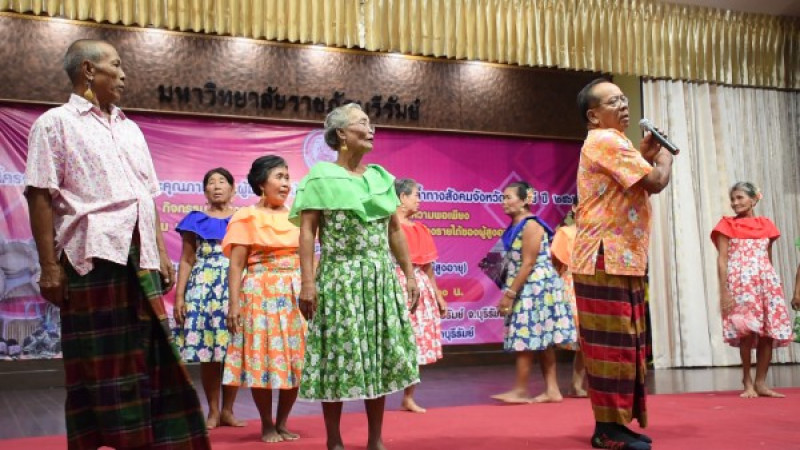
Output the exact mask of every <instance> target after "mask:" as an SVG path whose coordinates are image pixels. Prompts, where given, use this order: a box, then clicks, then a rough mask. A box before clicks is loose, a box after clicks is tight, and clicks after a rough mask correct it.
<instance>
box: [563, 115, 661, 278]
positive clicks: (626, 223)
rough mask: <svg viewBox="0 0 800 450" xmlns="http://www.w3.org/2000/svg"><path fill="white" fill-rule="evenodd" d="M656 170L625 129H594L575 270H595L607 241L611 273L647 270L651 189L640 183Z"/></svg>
mask: <svg viewBox="0 0 800 450" xmlns="http://www.w3.org/2000/svg"><path fill="white" fill-rule="evenodd" d="M652 170H653V166H651V165H650V164H649V163H648V162H647V161H646V160H645V159H644V158H643V157H642V154H641V153H639V150H637V149H636V148H635V147H634V146H633V143H632V142H631V141H630V140H629V139H628V138H627V137H626V136H625V135H624V134H623V133H622V132H620V131H618V130H614V129H611V128H608V129H595V130H590V131H589V133H588V135H587V136H586V140H585V141H584V143H583V148H581V160H580V163H579V164H578V210H577V213H576V215H575V225H576V226H577V234H576V236H575V243H574V244H573V248H572V263H571V264H570V270H571V271H572V273H573V274H581V275H594V274H595V264H596V262H597V256H598V253H599V251H600V246H601V245H602V246H603V254H604V257H603V262H604V263H605V271H606V272H607V273H608V274H611V275H629V276H643V275H644V274H645V271H646V269H647V247H648V245H649V242H650V194H649V193H648V192H647V191H646V190H645V189H644V188H643V187H641V186H638V185H637V184H636V183H638V182H639V181H640V180H641V179H642V178H644V177H645V176H647V174H649V173H650V172H651V171H652Z"/></svg>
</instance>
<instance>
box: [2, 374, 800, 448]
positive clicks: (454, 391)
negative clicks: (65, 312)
mask: <svg viewBox="0 0 800 450" xmlns="http://www.w3.org/2000/svg"><path fill="white" fill-rule="evenodd" d="M558 369H559V380H560V384H561V386H562V390H563V391H564V393H566V390H567V386H568V384H569V381H568V380H569V377H570V375H571V374H570V369H571V367H570V365H569V364H566V363H560V364H559V368H558ZM513 375H514V368H513V367H512V366H505V365H504V366H497V365H493V366H466V367H442V368H437V367H436V366H431V367H424V368H423V370H422V383H421V384H420V386H419V388H418V389H417V394H416V398H417V401H418V403H419V404H420V405H422V406H425V407H428V408H430V409H431V411H430V413H429V414H425V415H415V414H411V413H404V412H399V411H398V412H397V414H394V413H393V414H391V415H390V416H387V427H388V426H389V424H390V423H396V425H397V426H399V429H400V430H402V429H404V427H406V426H414V424H413V423H411V422H414V423H415V421H423V422H424V421H425V420H428V419H425V417H426V416H427V417H428V418H429V420H439V419H435V418H436V417H439V416H441V415H442V414H443V413H444V411H445V410H446V411H450V412H451V413H455V415H454V416H453V417H460V416H461V415H462V414H464V415H470V414H478V415H481V414H483V415H485V414H487V412H488V413H489V414H490V415H493V414H494V413H492V411H497V412H498V414H501V415H505V414H507V413H513V416H516V415H517V413H520V414H524V415H526V416H530V420H531V422H530V423H531V427H532V428H531V429H532V430H534V429H535V430H538V431H536V432H533V431H531V433H533V434H531V435H530V437H531V439H533V441H526V442H528V444H525V445H524V446H522V447H519V448H553V447H549V446H547V447H541V446H540V445H539V444H543V443H544V442H545V441H543V440H542V439H543V437H544V435H543V434H542V433H544V434H547V428H546V427H545V428H542V427H541V425H536V424H537V421H544V422H542V424H544V423H547V421H548V420H550V419H549V418H550V417H551V416H558V417H559V420H561V421H569V420H575V421H577V422H576V423H575V424H574V425H575V426H574V427H577V428H575V429H574V430H573V429H572V428H574V427H567V428H565V429H559V431H558V436H561V437H562V438H564V439H567V437H566V436H567V435H569V434H570V433H573V434H575V433H577V434H575V435H574V436H572V437H571V439H573V440H572V441H570V442H572V444H571V445H575V447H574V448H588V436H584V435H585V434H586V433H587V432H589V431H591V430H588V431H587V430H586V429H587V427H590V426H591V412H590V408H589V405H588V400H585V399H566V400H565V402H564V403H563V404H562V405H522V406H503V407H500V406H498V408H500V409H496V410H495V409H492V408H488V409H487V407H491V406H494V405H497V403H496V402H495V401H493V400H491V399H490V398H489V396H490V395H492V394H495V393H499V392H502V391H504V390H507V389H508V388H509V387H510V385H511V382H512V380H513ZM740 379H741V369H740V368H738V367H730V368H714V369H679V370H654V371H651V372H650V374H649V378H648V385H649V392H650V393H651V394H682V393H709V392H720V391H722V392H723V393H720V394H718V395H707V394H704V395H694V396H688V397H686V398H687V399H689V398H692V399H693V400H691V402H690V404H691V405H694V406H693V408H694V409H692V410H689V409H687V410H686V414H690V415H691V414H707V413H711V412H713V411H716V410H720V411H722V410H724V411H726V414H727V413H731V417H734V416H736V414H738V413H737V412H736V411H737V409H738V408H739V407H741V408H742V409H741V411H740V412H741V414H757V415H758V417H753V420H758V422H753V423H752V424H750V425H749V426H748V427H747V429H746V430H745V431H744V432H745V433H748V435H749V434H752V433H754V432H755V430H756V429H760V430H761V432H762V433H766V434H764V436H766V437H768V436H772V435H773V434H776V433H777V435H781V436H782V437H781V439H785V438H786V436H785V434H786V433H796V436H795V437H796V438H797V439H796V440H795V441H794V442H797V447H796V448H800V428H799V427H797V426H796V423H797V420H798V419H797V418H798V417H800V390H799V389H790V390H787V391H786V392H785V393H786V394H787V396H788V398H786V399H754V400H743V399H739V398H738V396H736V395H735V394H736V392H730V391H737V390H738V389H739V388H740ZM195 383H196V384H197V385H198V386H199V380H196V381H195ZM769 383H770V384H771V385H772V386H774V387H775V388H777V389H778V390H780V388H789V387H800V365H777V366H774V367H772V368H771V370H770V375H769ZM541 388H542V381H541V376H540V375H539V374H538V372H537V373H535V375H534V376H533V377H532V380H531V392H533V393H536V392H538V391H539V390H541ZM681 398H682V396H678V397H673V396H661V395H658V396H654V397H653V401H652V402H651V403H650V423H651V429H652V430H653V431H652V434H654V435H655V436H658V435H659V434H662V435H663V436H664V437H671V439H673V440H674V442H673V443H674V444H675V445H676V446H678V444H680V443H682V445H683V446H688V447H690V448H694V447H695V446H694V445H689V443H688V441H684V440H681V439H682V438H681V437H680V434H681V433H680V432H679V431H678V430H669V429H665V428H664V425H666V423H672V424H674V425H678V422H680V420H682V419H681V417H680V416H681V413H680V411H681V406H680V405H681V402H682V400H681ZM703 399H707V400H709V401H710V403H709V402H706V403H704V402H703ZM201 401H203V402H204V401H205V400H204V398H203V397H202V394H201ZM63 402H64V390H63V388H53V389H31V390H18V391H14V390H5V391H2V392H0V417H2V418H3V419H2V420H0V439H14V438H25V437H35V436H53V435H60V434H63V433H64V432H65V431H64V417H63ZM399 403H400V394H399V393H398V394H393V395H391V396H390V397H389V398H388V399H387V410H389V411H393V410H395V411H396V410H398V409H399ZM461 407H468V408H466V409H463V408H461ZM786 407H789V408H790V409H791V408H794V411H783V409H785V408H786ZM475 408H477V409H475ZM751 409H752V410H753V411H750V410H751ZM772 409H774V414H775V416H776V421H770V420H767V418H768V416H769V414H770V411H771V410H772ZM436 410H442V411H438V412H437V411H436ZM673 410H674V411H673ZM360 411H363V403H362V402H348V403H346V404H345V412H360ZM235 412H236V414H237V416H238V417H239V418H242V419H245V420H253V419H257V418H258V412H257V410H256V408H255V405H254V404H253V401H252V398H251V396H250V392H249V390H247V389H242V390H241V391H240V392H239V396H238V399H237V403H236V408H235ZM292 414H293V417H295V416H296V420H297V423H298V424H299V425H301V426H302V427H303V428H304V429H305V430H306V432H304V434H306V433H312V434H314V435H315V434H317V433H318V432H320V431H321V430H323V428H322V418H321V417H310V416H320V415H321V409H320V405H319V404H318V403H306V402H301V401H298V402H297V404H296V405H295V408H294V410H293V412H292ZM787 415H789V416H790V417H787ZM301 416H303V417H301ZM405 416H419V417H418V418H416V417H405ZM777 416H781V417H777ZM349 417H350V418H349V419H347V420H349V421H354V423H358V429H359V430H362V429H365V427H366V422H365V419H364V418H363V416H362V415H360V414H359V415H355V416H349ZM390 417H391V419H390ZM465 417H466V416H465ZM726 417H727V416H726ZM719 419H720V420H722V419H723V418H722V417H720V418H719ZM715 420H716V419H715ZM724 420H730V418H725V419H724ZM781 420H783V421H786V420H789V421H791V423H793V424H794V425H792V427H791V429H787V428H786V425H779V423H780V421H781ZM409 421H410V422H409ZM317 422H319V424H318V426H317V425H316V423H317ZM362 422H363V423H362ZM406 422H409V423H408V424H406ZM584 422H585V423H584ZM292 423H293V419H290V425H291V424H292ZM345 423H347V422H345ZM254 424H255V422H254V423H251V425H250V427H249V428H248V430H232V429H220V430H215V431H213V432H212V437H213V438H214V442H215V448H217V447H219V448H224V442H222V441H220V440H219V439H223V440H224V441H225V442H228V443H233V442H235V443H237V444H241V443H242V442H243V441H242V440H241V439H240V437H241V436H242V434H241V433H244V436H245V438H244V440H252V438H253V437H254V435H253V433H254V432H257V430H256V429H255V428H253V427H254V426H255V425H254ZM729 425H730V426H731V428H729V430H730V434H736V429H737V428H735V427H734V426H733V425H734V424H732V423H730V424H729ZM438 426H440V427H443V429H442V431H443V432H444V431H445V430H444V428H446V427H447V426H448V424H447V423H446V421H445V422H440V423H439V425H438ZM472 426H477V424H473V425H472ZM459 429H460V426H459ZM254 430H255V431H254ZM411 430H413V428H411V429H406V431H403V432H399V431H394V432H392V436H394V437H392V439H394V440H397V439H400V441H398V443H399V442H403V443H405V444H403V445H409V448H411V447H414V448H415V449H420V448H435V447H430V446H428V447H424V446H423V447H419V446H413V445H411V442H412V441H413V440H412V441H409V440H408V439H409V438H408V437H403V436H405V435H411V434H413V431H411ZM300 431H303V430H300ZM387 431H388V429H387ZM486 432H488V431H486ZM359 433H360V432H359ZM359 433H355V434H354V435H353V434H352V433H351V436H353V438H354V439H356V440H355V441H354V442H352V444H354V446H355V448H359V447H361V448H363V445H364V442H362V439H361V438H360V434H359ZM481 433H484V434H485V432H483V431H482V432H481ZM496 433H497V436H498V437H499V436H504V435H505V433H506V432H505V431H503V430H501V429H497V430H496ZM516 434H518V432H517V431H515V432H514V435H516ZM434 435H435V433H433V431H427V432H425V441H427V442H428V443H430V439H432V438H433V437H434ZM451 435H452V433H449V432H448V433H443V437H444V436H448V437H450V438H452V436H451ZM691 435H692V436H694V437H695V438H696V437H697V436H702V435H703V431H702V428H698V427H697V426H693V427H692V430H691ZM777 435H776V436H777ZM481 436H483V434H481ZM487 436H488V435H487ZM487 436H483V438H487ZM537 436H538V437H537ZM306 437H313V436H309V435H308V434H306ZM387 437H388V435H387ZM477 437H479V436H477V435H476V438H477ZM534 438H535V439H534ZM62 439H63V438H62ZM314 439H316V438H314ZM675 439H677V440H675ZM776 439H777V437H776ZM231 440H233V441H231ZM584 441H585V442H584ZM762 441H763V439H762ZM17 442H19V441H17ZM58 442H61V443H62V445H63V443H64V441H63V440H60V441H58ZM313 442H314V443H315V444H316V445H317V446H319V445H320V443H321V442H322V441H319V442H317V441H316V440H314V441H313ZM504 442H505V439H504ZM720 442H723V441H720ZM734 442H735V441H734ZM759 442H761V441H759ZM764 442H765V443H766V442H767V441H764ZM781 442H783V441H781ZM311 443H312V442H310V441H308V440H306V442H305V444H309V445H310V444H311ZM388 443H389V442H387V444H388ZM421 443H422V442H420V444H421ZM462 443H463V441H462ZM517 443H518V444H520V445H522V442H517ZM566 443H567V441H564V442H562V443H561V444H566ZM31 444H34V442H31ZM664 444H666V442H664ZM281 445H282V446H283V445H287V446H291V447H292V448H308V447H305V445H304V446H303V447H299V446H298V445H299V443H297V444H294V443H293V444H291V445H290V444H288V443H287V444H281ZM483 445H484V446H483V447H461V446H460V445H459V446H458V448H486V447H485V445H486V443H485V442H484V444H483ZM528 445H530V446H529V447H528ZM0 447H2V448H9V447H7V446H6V445H4V443H3V442H0ZM34 447H35V448H38V446H36V445H35V446H34ZM451 447H452V446H451ZM504 447H505V448H511V447H506V446H505V445H504ZM32 448H33V447H32ZM56 448H57V447H56ZM311 448H315V447H311ZM398 448H404V447H403V446H400V447H398ZM453 448H455V447H453ZM515 448H516V447H515ZM559 448H567V447H559ZM570 448H572V447H571V446H570ZM659 448H677V447H671V446H670V447H666V446H662V445H659ZM702 448H710V447H705V446H704V447H702ZM714 448H717V447H714ZM719 448H722V447H719ZM726 448H745V447H730V446H728V447H726ZM764 448H789V447H784V446H782V447H774V446H771V445H767V447H764Z"/></svg>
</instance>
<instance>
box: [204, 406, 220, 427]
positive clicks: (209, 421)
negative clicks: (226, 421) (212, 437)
mask: <svg viewBox="0 0 800 450" xmlns="http://www.w3.org/2000/svg"><path fill="white" fill-rule="evenodd" d="M217 425H219V413H218V412H216V411H215V412H210V411H209V413H208V418H206V428H207V429H209V430H213V429H214V428H217Z"/></svg>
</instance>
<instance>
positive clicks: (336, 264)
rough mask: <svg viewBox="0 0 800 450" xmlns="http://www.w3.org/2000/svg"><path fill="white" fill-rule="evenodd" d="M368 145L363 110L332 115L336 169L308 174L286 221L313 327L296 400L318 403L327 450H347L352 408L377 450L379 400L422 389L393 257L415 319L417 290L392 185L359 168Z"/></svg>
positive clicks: (329, 130)
mask: <svg viewBox="0 0 800 450" xmlns="http://www.w3.org/2000/svg"><path fill="white" fill-rule="evenodd" d="M373 138H374V130H373V129H372V127H371V126H370V122H369V117H367V115H366V114H365V113H364V112H363V111H362V110H361V107H360V106H358V105H356V104H347V105H344V106H342V107H339V108H336V109H334V110H333V111H331V113H330V114H328V116H327V117H326V118H325V142H326V143H327V144H328V145H329V146H330V147H331V148H333V149H334V150H335V151H336V152H337V153H338V156H337V159H336V162H335V163H328V162H320V163H318V164H317V165H315V166H314V167H313V168H312V169H311V171H310V172H309V174H308V175H307V176H306V177H305V178H304V179H303V180H302V181H301V182H300V185H299V186H298V188H297V196H296V198H295V201H294V205H293V207H292V212H291V214H290V218H291V219H292V220H294V221H296V222H297V223H299V224H300V270H301V280H302V281H301V288H300V308H301V310H302V311H303V313H304V315H305V316H306V317H307V318H309V319H310V324H309V331H308V338H307V342H306V359H305V364H304V368H303V382H302V383H301V386H300V397H301V398H304V399H307V400H319V401H322V402H323V403H322V411H323V415H324V416H325V428H326V430H327V444H328V448H329V449H338V448H343V447H344V444H343V442H342V437H341V433H340V430H339V422H340V418H341V413H342V401H344V400H357V399H363V400H364V403H365V406H366V411H367V420H368V422H369V437H368V443H367V448H369V449H381V448H383V442H382V440H381V429H382V425H383V410H384V404H385V396H386V395H387V394H390V393H392V392H396V391H399V390H402V389H404V388H406V387H408V386H410V385H412V384H415V383H417V382H419V372H418V368H417V361H416V354H417V348H416V344H415V340H414V333H413V330H412V327H411V322H410V320H409V316H408V307H407V305H406V297H405V294H404V293H403V289H402V287H401V286H400V282H399V281H398V278H397V275H396V274H395V263H394V261H392V255H394V257H395V259H396V260H397V263H398V264H399V265H400V267H402V270H403V273H404V274H405V275H406V278H407V284H406V288H407V290H408V292H409V296H410V298H411V305H412V310H413V309H415V308H416V303H417V300H418V298H419V288H418V287H417V284H416V281H415V277H414V271H413V267H412V265H411V261H410V259H409V256H408V249H407V245H406V240H405V237H404V235H403V231H402V229H401V228H400V223H399V220H398V219H397V216H396V214H395V212H396V209H397V206H398V204H399V202H398V199H397V196H396V194H395V188H394V177H393V176H392V175H391V174H389V173H388V172H387V171H386V170H384V169H383V168H382V167H380V166H378V165H375V164H369V165H365V164H363V163H362V158H363V157H364V155H365V154H366V153H368V152H369V151H370V150H372V144H373ZM317 233H319V239H320V244H321V255H320V260H319V264H318V267H317V269H316V271H315V268H314V240H315V237H316V236H317ZM315 272H316V273H315ZM315 276H316V283H315Z"/></svg>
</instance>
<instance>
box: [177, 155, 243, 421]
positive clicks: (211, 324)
mask: <svg viewBox="0 0 800 450" xmlns="http://www.w3.org/2000/svg"><path fill="white" fill-rule="evenodd" d="M203 186H205V196H206V199H207V200H208V209H207V210H206V211H192V212H191V213H189V214H188V215H187V216H186V217H184V219H183V220H182V221H181V222H180V223H179V224H178V226H176V227H175V230H176V231H177V232H179V233H180V234H181V237H182V239H183V247H182V249H181V260H180V264H179V266H178V281H177V284H176V290H175V307H174V309H173V317H174V318H175V325H176V327H175V329H174V330H173V331H174V335H175V344H176V345H177V347H178V351H179V352H180V354H181V358H182V359H183V361H184V362H187V363H196V362H199V363H200V371H201V381H202V384H203V390H204V391H205V394H206V399H207V400H208V418H207V419H206V425H207V427H208V428H209V429H212V428H215V427H217V426H218V425H228V426H237V427H238V426H244V425H245V424H244V422H241V421H239V420H237V419H236V418H235V417H234V415H233V403H234V400H235V399H236V392H237V390H238V388H237V387H236V386H225V387H222V363H223V361H224V360H225V351H226V349H227V348H228V342H229V340H230V336H229V334H228V329H227V328H226V326H225V316H226V314H227V313H228V258H226V257H225V256H224V255H223V254H222V246H221V242H222V238H223V237H225V229H226V227H227V226H228V221H229V220H230V218H231V215H232V214H233V212H234V209H233V207H232V206H231V199H232V198H233V193H234V184H233V176H232V175H231V173H230V172H229V171H228V170H226V169H224V168H222V167H218V168H216V169H211V170H209V171H208V173H206V175H205V176H204V177H203ZM220 389H221V390H222V407H221V408H220Z"/></svg>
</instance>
